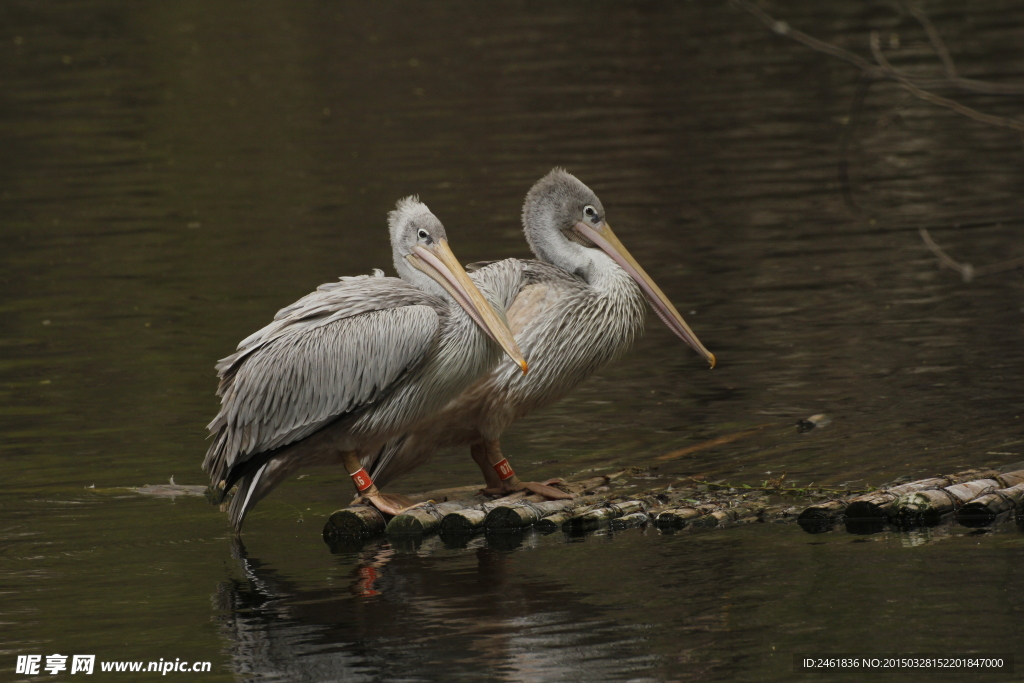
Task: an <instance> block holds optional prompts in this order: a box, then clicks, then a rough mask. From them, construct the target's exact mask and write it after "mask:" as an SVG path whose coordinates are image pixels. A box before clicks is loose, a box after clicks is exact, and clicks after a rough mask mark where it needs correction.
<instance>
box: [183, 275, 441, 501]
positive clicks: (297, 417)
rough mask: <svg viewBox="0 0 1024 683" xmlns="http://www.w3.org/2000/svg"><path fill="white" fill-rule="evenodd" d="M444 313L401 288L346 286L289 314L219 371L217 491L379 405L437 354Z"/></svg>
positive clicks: (346, 281) (370, 282) (367, 281)
mask: <svg viewBox="0 0 1024 683" xmlns="http://www.w3.org/2000/svg"><path fill="white" fill-rule="evenodd" d="M437 310H438V302H437V300H436V299H434V297H431V296H429V295H427V294H425V293H423V292H422V291H421V290H419V289H416V288H415V287H412V286H411V285H408V284H407V283H405V282H403V281H401V280H397V279H395V278H343V279H342V281H341V282H337V283H330V284H328V285H323V286H321V287H320V288H319V289H318V290H317V291H316V292H313V293H312V294H309V295H307V296H305V297H303V298H302V299H300V300H299V301H297V302H295V303H294V304H292V305H290V306H288V307H286V308H283V309H281V311H279V312H278V314H277V315H276V316H275V317H274V322H272V323H271V324H269V325H267V326H266V327H264V328H263V329H262V330H260V331H258V332H256V333H255V334H253V335H250V336H249V337H247V338H246V339H244V340H243V341H242V342H241V343H240V344H239V345H238V350H237V351H236V352H235V353H234V354H232V355H231V356H228V357H227V358H225V359H223V360H221V361H220V362H219V363H218V364H217V370H218V374H219V375H220V377H221V383H220V387H219V388H218V391H217V393H218V395H220V396H221V410H220V412H219V413H218V415H217V417H215V418H214V420H213V421H212V422H211V423H210V425H209V429H210V431H211V432H212V433H213V434H214V436H215V438H214V442H213V444H211V446H210V450H209V451H208V452H207V454H206V460H205V462H204V464H203V467H204V468H205V469H207V470H208V471H209V472H210V475H211V478H212V479H213V481H214V482H217V481H220V480H221V479H223V478H224V476H225V474H226V473H227V471H228V470H229V469H230V468H232V467H233V466H235V465H236V464H238V463H240V462H244V461H245V460H247V459H248V457H249V456H251V455H254V454H256V453H261V452H264V451H268V450H271V449H274V448H279V447H281V446H285V445H288V444H290V443H293V442H295V441H298V440H299V439H302V438H305V437H306V436H309V435H310V434H312V433H313V432H315V431H317V430H318V429H320V428H321V427H323V426H324V425H326V424H328V423H330V422H332V421H333V420H335V419H337V418H338V417H339V416H341V415H344V414H346V413H350V412H352V411H354V410H357V409H359V408H360V407H363V406H365V405H368V404H370V403H373V402H374V401H376V400H378V399H379V398H380V397H381V396H382V395H383V394H384V393H385V392H386V391H387V390H388V389H389V388H390V387H391V386H392V385H393V384H394V383H395V382H396V381H397V380H399V379H400V378H401V377H402V376H403V375H404V374H405V373H406V372H408V371H409V370H410V369H412V368H413V367H415V366H416V365H417V364H418V363H420V362H421V361H422V360H423V359H424V358H425V357H426V355H427V354H428V352H429V350H430V348H431V346H432V345H433V344H434V341H435V338H436V336H437V331H438V328H439V325H440V321H439V317H438V312H437Z"/></svg>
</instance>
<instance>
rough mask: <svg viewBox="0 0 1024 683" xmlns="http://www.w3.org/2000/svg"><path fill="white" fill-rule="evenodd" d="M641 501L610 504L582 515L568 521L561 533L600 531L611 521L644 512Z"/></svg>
mask: <svg viewBox="0 0 1024 683" xmlns="http://www.w3.org/2000/svg"><path fill="white" fill-rule="evenodd" d="M644 511H645V507H644V503H643V501H639V500H627V501H623V502H621V503H612V504H610V505H605V506H601V507H598V508H595V509H593V510H590V511H588V512H586V513H584V514H582V515H579V516H577V517H573V518H571V519H569V520H568V521H567V522H565V524H564V525H563V526H562V529H563V531H572V532H576V533H579V532H582V531H593V530H594V529H600V528H601V527H603V526H607V525H608V524H611V521H612V520H613V519H618V518H619V517H625V516H626V515H630V514H633V513H634V512H644Z"/></svg>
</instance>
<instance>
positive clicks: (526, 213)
mask: <svg viewBox="0 0 1024 683" xmlns="http://www.w3.org/2000/svg"><path fill="white" fill-rule="evenodd" d="M523 227H524V230H525V232H526V241H527V242H529V244H530V249H532V250H533V253H534V254H536V255H537V256H538V258H541V259H543V260H545V261H548V262H549V263H552V264H554V265H556V266H558V267H559V268H562V269H564V270H567V271H569V272H575V273H580V271H581V269H582V268H585V267H586V264H589V263H591V262H592V258H590V257H589V256H588V255H587V250H591V249H599V250H601V251H603V252H604V253H605V254H607V255H608V256H609V257H611V258H612V260H614V261H615V262H616V263H617V264H618V265H619V266H621V267H622V269H623V270H625V271H626V273H628V274H629V276H630V277H631V278H633V280H635V281H636V283H637V284H638V285H639V286H640V289H641V291H643V293H644V295H645V296H646V297H647V300H648V301H649V302H650V304H651V307H652V308H653V309H654V312H655V313H657V314H658V317H659V318H661V320H662V322H664V323H665V324H666V325H667V326H668V328H669V329H670V330H672V332H674V333H675V334H676V336H678V337H679V338H680V339H682V340H683V341H685V342H686V343H687V344H689V345H690V346H691V347H692V348H693V350H694V351H696V352H697V353H699V354H700V355H701V356H703V357H704V358H705V360H707V361H708V363H710V365H711V367H715V356H714V354H712V353H711V352H710V351H708V350H707V349H706V348H704V345H703V344H701V343H700V340H699V339H697V336H696V335H695V334H694V333H693V330H691V329H690V326H689V325H687V324H686V321H685V320H683V316H682V315H680V314H679V311H677V310H676V307H675V306H673V305H672V302H671V301H669V300H668V297H667V296H665V293H664V292H662V291H661V288H660V287H658V285H657V284H655V282H654V280H652V279H651V277H650V275H648V274H647V273H646V272H645V271H644V269H643V268H641V267H640V264H639V263H637V262H636V259H634V258H633V256H632V255H631V254H630V253H629V251H628V250H627V249H626V247H624V246H623V245H622V242H620V241H619V239H618V237H616V236H615V233H614V232H612V229H611V226H610V225H608V221H607V219H606V218H605V211H604V206H603V205H602V204H601V200H600V199H598V198H597V195H596V194H594V192H593V190H591V189H590V188H589V187H587V186H586V185H584V184H583V183H582V182H580V180H579V179H577V178H576V177H575V176H574V175H572V174H571V173H568V172H567V171H564V170H563V169H560V168H556V169H554V170H553V171H551V172H550V173H548V174H547V175H546V176H544V177H543V178H541V179H540V180H538V181H537V183H536V184H535V185H534V186H533V187H532V188H530V191H529V192H528V193H527V194H526V201H525V203H524V204H523Z"/></svg>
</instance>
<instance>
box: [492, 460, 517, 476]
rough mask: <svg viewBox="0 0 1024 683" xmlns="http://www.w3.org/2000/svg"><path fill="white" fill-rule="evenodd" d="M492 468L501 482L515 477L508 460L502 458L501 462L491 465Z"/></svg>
mask: <svg viewBox="0 0 1024 683" xmlns="http://www.w3.org/2000/svg"><path fill="white" fill-rule="evenodd" d="M492 467H494V471H495V472H497V473H498V478H499V479H501V480H502V481H505V480H506V479H508V478H509V477H512V476H515V472H513V471H512V465H509V464H508V458H502V459H501V462H499V463H496V464H494V465H492Z"/></svg>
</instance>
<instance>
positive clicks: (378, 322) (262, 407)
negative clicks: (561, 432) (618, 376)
mask: <svg viewBox="0 0 1024 683" xmlns="http://www.w3.org/2000/svg"><path fill="white" fill-rule="evenodd" d="M388 224H389V228H390V232H391V246H392V253H393V256H394V263H395V269H396V270H397V271H398V274H399V276H400V278H401V279H398V278H386V277H382V276H376V277H370V276H365V275H363V276H358V277H343V278H341V280H340V281H339V282H332V283H328V284H325V285H321V286H320V287H318V288H317V291H315V292H313V293H312V294H308V295H307V296H305V297H303V298H302V299H299V300H298V301H296V302H295V303H293V304H292V305H290V306H287V307H285V308H283V309H281V310H280V311H278V313H277V315H276V316H274V321H273V322H272V323H270V324H269V325H267V326H266V327H264V328H263V329H261V330H259V331H258V332H256V333H255V334H253V335H251V336H249V337H247V338H246V339H244V340H242V342H241V343H240V344H239V345H238V350H237V351H236V352H235V353H234V354H232V355H230V356H228V357H227V358H224V359H223V360H221V361H220V362H219V363H218V364H217V371H218V375H219V377H220V386H219V387H218V389H217V394H218V395H219V396H220V397H221V408H220V412H219V413H218V414H217V417H215V418H214V420H213V422H211V423H210V425H209V430H210V432H211V435H212V437H213V443H212V445H211V446H210V449H209V451H208V452H207V454H206V460H205V461H204V463H203V468H204V469H205V470H207V471H208V472H209V473H210V478H211V481H212V483H213V485H214V487H216V488H217V489H218V490H219V491H220V497H221V499H223V497H224V496H225V495H226V494H227V492H228V491H229V490H230V489H231V488H232V486H235V485H237V487H238V490H237V491H236V492H235V497H234V499H233V500H232V502H231V508H230V515H231V523H232V524H233V525H234V527H235V530H236V532H239V531H240V530H241V528H242V522H243V521H244V520H245V516H246V514H247V513H248V512H249V511H250V510H251V509H252V508H253V506H254V505H255V504H256V503H257V502H258V501H259V500H260V499H262V498H263V497H264V496H266V495H267V494H268V493H270V491H272V490H273V489H274V488H275V487H276V486H277V485H278V484H280V483H281V482H282V481H283V480H284V479H285V478H287V477H288V476H289V475H290V474H291V473H293V472H295V471H296V470H297V469H299V468H300V467H304V466H308V465H314V464H335V463H340V464H343V465H344V466H345V468H346V470H347V471H348V473H349V474H350V475H351V476H352V482H353V484H354V485H355V488H356V491H357V495H360V496H361V497H362V498H363V499H364V500H365V501H366V502H369V503H370V504H372V505H374V506H376V507H377V508H378V509H380V510H381V511H383V512H385V513H388V514H397V513H398V512H399V511H400V510H401V509H402V508H404V507H406V506H407V505H408V504H409V501H408V500H407V499H405V498H404V497H402V496H396V495H394V494H390V495H386V494H382V493H381V492H380V491H379V490H378V489H377V487H376V485H375V484H374V482H373V479H372V478H371V477H370V476H369V475H368V474H367V472H366V469H365V468H364V467H363V459H364V458H365V457H366V456H367V454H369V455H370V456H372V455H373V454H375V453H376V452H377V451H379V449H380V447H381V445H382V444H383V443H385V442H386V441H387V440H388V439H389V438H392V437H395V436H397V435H399V434H401V433H402V432H403V430H406V429H408V428H410V427H411V426H412V425H413V424H415V423H416V422H417V421H418V420H421V419H423V418H425V417H427V416H429V415H431V414H433V413H436V412H437V411H438V410H440V409H441V408H442V407H444V405H445V404H446V403H447V402H448V401H450V400H452V399H453V398H455V397H457V396H458V395H459V394H460V393H461V392H462V391H464V390H465V389H466V388H467V387H468V386H469V385H470V384H471V383H472V382H474V381H476V380H478V379H479V378H481V377H482V376H486V374H487V373H488V372H490V371H491V370H493V369H494V368H495V367H496V366H497V364H498V362H499V360H500V359H501V357H502V354H503V353H504V354H506V355H507V356H508V358H509V360H510V362H511V363H513V364H514V365H515V367H516V368H517V372H519V373H520V374H522V373H525V372H526V370H527V365H526V360H525V358H524V357H523V354H522V352H521V351H520V350H519V347H518V345H517V344H516V341H515V339H514V338H513V336H512V333H511V331H510V330H509V327H508V323H507V322H506V320H505V317H504V314H503V311H504V310H505V309H506V308H507V307H508V306H509V305H510V304H511V303H512V300H513V298H514V296H515V291H514V290H512V289H511V287H505V288H504V289H502V288H501V287H500V284H501V283H500V282H496V283H494V284H495V285H496V286H492V287H490V288H488V290H487V291H488V293H489V294H490V295H491V299H490V300H488V299H487V298H486V297H485V296H484V294H483V293H482V292H481V291H480V289H479V288H478V287H477V286H476V285H475V284H474V283H473V281H472V280H471V279H470V278H469V276H468V275H467V274H466V271H465V270H464V269H463V268H462V266H461V265H459V262H458V260H457V259H456V258H455V255H454V254H453V253H452V251H451V249H449V248H448V240H447V236H446V235H445V230H444V226H442V225H441V222H440V221H439V220H438V219H437V218H436V217H435V216H434V215H433V214H432V213H431V212H430V210H429V209H428V208H427V207H426V205H425V204H422V203H421V202H420V201H419V200H418V199H417V198H415V197H409V198H406V199H403V200H401V201H399V202H398V204H397V207H396V209H395V210H394V211H392V212H391V213H390V214H389V215H388ZM499 311H502V312H499Z"/></svg>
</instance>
